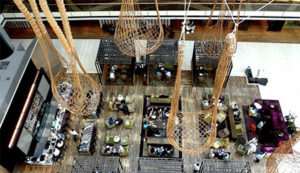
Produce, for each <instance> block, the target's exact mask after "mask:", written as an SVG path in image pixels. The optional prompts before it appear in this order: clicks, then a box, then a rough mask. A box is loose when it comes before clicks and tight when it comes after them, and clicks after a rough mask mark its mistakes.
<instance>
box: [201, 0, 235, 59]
mask: <svg viewBox="0 0 300 173" xmlns="http://www.w3.org/2000/svg"><path fill="white" fill-rule="evenodd" d="M218 2H221V8H220V10H218V12H219V15H218V19H217V20H213V15H214V13H216V10H215V8H216V5H217V3H218ZM227 2H235V0H228V1H227ZM240 2H241V1H240ZM231 7H232V8H233V6H231ZM225 16H228V9H227V8H226V5H225V3H224V0H215V1H214V5H213V7H212V10H211V13H210V16H209V19H208V21H207V23H206V25H205V30H204V32H203V35H202V38H201V47H202V50H203V53H204V54H205V55H206V56H207V57H209V58H212V59H220V58H221V56H222V52H223V49H224V48H225V43H224V40H225V37H226V35H227V33H228V32H230V30H231V29H229V30H228V28H227V27H225V26H226V25H227V24H228V20H224V19H225Z"/></svg>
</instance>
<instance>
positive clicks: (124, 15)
mask: <svg viewBox="0 0 300 173" xmlns="http://www.w3.org/2000/svg"><path fill="white" fill-rule="evenodd" d="M155 8H156V13H157V19H156V20H146V19H144V18H143V15H142V13H141V10H140V8H139V5H138V0H122V6H121V10H120V16H119V21H118V24H117V27H116V31H115V41H116V44H117V46H118V48H119V50H120V51H121V52H122V53H124V54H126V55H128V56H143V55H146V54H149V53H152V52H154V51H155V50H156V49H158V48H159V47H160V45H161V44H162V42H163V39H164V31H163V27H162V23H161V20H160V15H159V9H158V4H157V0H155Z"/></svg>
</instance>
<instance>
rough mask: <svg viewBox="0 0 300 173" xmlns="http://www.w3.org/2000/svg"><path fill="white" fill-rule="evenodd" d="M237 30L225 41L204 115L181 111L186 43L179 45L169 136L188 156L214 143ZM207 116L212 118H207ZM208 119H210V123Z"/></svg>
mask: <svg viewBox="0 0 300 173" xmlns="http://www.w3.org/2000/svg"><path fill="white" fill-rule="evenodd" d="M240 9H241V3H240V5H239V11H240ZM237 21H238V20H237ZM237 29H238V28H237V26H235V27H234V30H233V32H231V33H229V34H227V36H226V37H225V40H224V41H223V42H224V49H223V51H222V55H221V58H220V61H219V65H218V68H217V71H216V78H215V83H214V88H213V93H212V98H211V102H210V103H212V105H211V109H209V110H207V111H203V112H179V111H178V104H179V94H180V81H181V67H182V59H183V53H184V39H183V40H180V42H179V43H183V44H179V45H178V47H179V48H178V50H179V51H178V69H177V76H176V80H175V87H174V92H173V99H172V103H171V110H170V116H169V119H168V130H167V136H168V140H169V142H170V143H171V144H172V145H173V146H174V147H175V148H177V149H178V150H180V151H182V152H185V153H189V154H196V153H202V152H204V151H206V150H207V149H208V148H209V147H210V146H211V145H212V144H213V143H214V142H215V138H216V126H217V113H218V107H217V105H218V100H219V97H220V95H221V92H222V89H223V86H224V82H225V79H226V75H227V71H228V69H229V66H230V63H231V58H232V56H233V55H234V53H235V51H236V45H237V42H236V30H237ZM183 38H185V37H183ZM206 116H208V117H210V118H205V117H206ZM207 119H209V121H208V120H207Z"/></svg>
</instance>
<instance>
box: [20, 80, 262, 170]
mask: <svg viewBox="0 0 300 173" xmlns="http://www.w3.org/2000/svg"><path fill="white" fill-rule="evenodd" d="M187 76H188V75H187ZM95 77H96V76H95ZM185 80H186V81H188V80H189V79H185ZM187 83H191V82H187ZM181 87H182V88H181V98H182V110H183V111H184V112H194V111H200V106H199V101H200V99H201V98H202V95H203V94H204V92H209V91H211V90H212V88H199V87H192V86H191V85H182V86H181ZM172 89H173V88H171V87H152V86H147V87H146V86H141V85H138V86H104V87H103V89H102V90H103V93H104V100H108V99H110V98H111V97H112V96H117V95H119V94H123V95H132V96H134V98H135V101H134V103H135V113H134V114H131V115H130V117H131V118H133V119H134V127H133V129H132V130H129V129H124V128H123V126H120V127H117V128H114V129H111V130H107V129H106V128H105V126H104V121H105V120H107V119H108V118H109V117H111V116H113V117H117V116H120V117H123V118H125V115H122V114H119V113H117V112H112V111H109V110H108V104H107V102H105V105H104V110H103V111H102V115H101V117H100V118H99V119H97V120H96V123H97V125H96V126H97V129H98V139H99V140H98V141H97V150H96V153H95V154H94V155H100V147H101V146H102V144H103V139H104V136H105V135H106V134H119V135H121V136H122V135H129V136H130V153H129V157H125V158H122V159H121V162H122V164H123V166H124V169H125V170H124V172H126V173H133V172H136V171H137V163H138V157H139V152H140V151H139V150H140V141H141V139H140V138H141V137H140V133H141V123H142V112H143V97H144V95H151V94H155V95H160V94H164V95H172V93H173V90H172ZM224 94H226V95H228V96H229V99H230V101H235V102H237V103H238V105H239V106H240V107H241V106H242V105H249V104H250V103H251V102H252V101H253V100H254V99H255V98H260V92H259V89H258V87H257V86H247V84H246V80H245V78H243V77H231V78H230V80H229V83H228V85H227V88H226V89H225V90H224ZM85 121H87V120H84V119H80V118H79V117H75V116H74V117H73V118H72V122H73V125H74V126H75V129H76V130H79V129H80V128H81V127H83V124H84V122H85ZM78 144H79V143H74V142H73V140H72V139H68V140H67V141H66V145H67V151H66V156H65V159H64V160H63V161H62V164H56V165H55V166H54V167H33V166H28V165H24V164H18V165H16V167H15V169H14V172H17V173H50V172H51V173H57V172H59V173H66V172H69V169H70V164H71V162H72V158H73V156H77V155H78V152H77V147H76V146H78ZM235 148H236V146H235V144H234V143H231V144H230V146H229V147H228V148H227V149H226V151H227V150H229V151H231V152H232V154H233V160H249V161H250V163H251V166H252V172H253V173H263V172H265V161H266V159H264V160H262V161H261V162H260V163H258V164H257V163H254V162H253V159H252V156H239V155H238V154H236V153H235ZM203 158H207V153H204V154H196V155H189V154H184V153H183V160H184V170H185V171H186V173H191V172H192V169H193V164H194V163H195V162H197V161H201V160H202V159H203Z"/></svg>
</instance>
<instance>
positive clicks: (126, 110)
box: [122, 104, 130, 115]
mask: <svg viewBox="0 0 300 173" xmlns="http://www.w3.org/2000/svg"><path fill="white" fill-rule="evenodd" d="M122 111H123V112H124V114H125V115H130V112H129V109H128V106H127V105H125V104H124V105H123V109H122Z"/></svg>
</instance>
